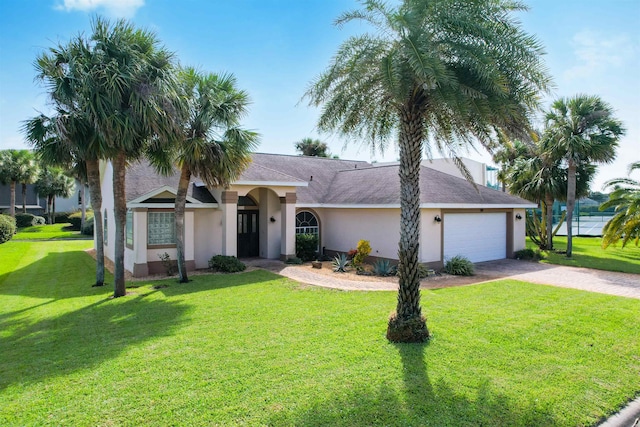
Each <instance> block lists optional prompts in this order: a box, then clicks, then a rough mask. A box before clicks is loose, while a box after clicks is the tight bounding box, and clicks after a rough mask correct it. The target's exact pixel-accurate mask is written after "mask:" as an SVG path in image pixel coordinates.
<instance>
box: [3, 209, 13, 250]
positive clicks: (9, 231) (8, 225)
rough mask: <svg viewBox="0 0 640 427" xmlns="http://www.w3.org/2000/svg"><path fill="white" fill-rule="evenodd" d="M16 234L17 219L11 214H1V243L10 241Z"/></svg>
mask: <svg viewBox="0 0 640 427" xmlns="http://www.w3.org/2000/svg"><path fill="white" fill-rule="evenodd" d="M14 234H16V220H15V219H14V218H13V217H10V216H9V215H2V214H0V244H1V243H4V242H8V241H9V240H11V239H12V238H13V235H14Z"/></svg>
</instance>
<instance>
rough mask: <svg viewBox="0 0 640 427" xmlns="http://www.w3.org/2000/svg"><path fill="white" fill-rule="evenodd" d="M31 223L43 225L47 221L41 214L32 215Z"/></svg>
mask: <svg viewBox="0 0 640 427" xmlns="http://www.w3.org/2000/svg"><path fill="white" fill-rule="evenodd" d="M33 222H34V224H33V225H45V224H46V223H47V220H46V219H44V217H41V216H34V217H33Z"/></svg>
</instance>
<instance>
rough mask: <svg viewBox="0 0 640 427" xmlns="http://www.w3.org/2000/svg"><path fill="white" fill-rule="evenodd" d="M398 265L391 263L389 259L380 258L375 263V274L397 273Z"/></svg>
mask: <svg viewBox="0 0 640 427" xmlns="http://www.w3.org/2000/svg"><path fill="white" fill-rule="evenodd" d="M396 270H397V268H396V266H395V265H393V264H391V261H389V260H388V259H379V260H378V261H376V262H375V263H374V264H373V274H375V275H376V276H382V277H386V276H393V275H394V274H396Z"/></svg>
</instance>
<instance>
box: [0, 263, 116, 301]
mask: <svg viewBox="0 0 640 427" xmlns="http://www.w3.org/2000/svg"><path fill="white" fill-rule="evenodd" d="M95 265H96V264H95V261H94V260H93V259H92V258H91V257H90V256H89V255H88V254H87V253H86V252H84V251H63V252H54V251H51V252H48V253H47V255H46V256H44V257H43V258H40V259H38V260H37V261H35V262H32V263H31V264H28V265H26V266H24V267H22V268H19V269H16V270H13V271H10V272H8V273H5V274H3V275H0V295H20V296H26V297H32V298H51V299H56V300H57V299H64V298H76V297H82V296H90V295H101V294H105V293H107V292H109V291H112V288H110V287H109V286H103V287H100V288H92V287H91V285H92V284H94V283H95V281H96V278H95V271H96V270H95ZM105 281H107V282H111V283H113V278H112V276H111V275H110V274H109V273H106V274H105Z"/></svg>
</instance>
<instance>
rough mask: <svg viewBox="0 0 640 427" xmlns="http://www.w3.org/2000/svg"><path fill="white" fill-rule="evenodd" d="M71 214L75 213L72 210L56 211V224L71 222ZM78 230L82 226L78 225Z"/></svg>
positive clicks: (54, 218)
mask: <svg viewBox="0 0 640 427" xmlns="http://www.w3.org/2000/svg"><path fill="white" fill-rule="evenodd" d="M69 215H73V213H72V212H56V214H55V216H54V217H53V220H54V221H55V223H56V224H66V223H69V222H71V221H69ZM78 230H80V227H78Z"/></svg>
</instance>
